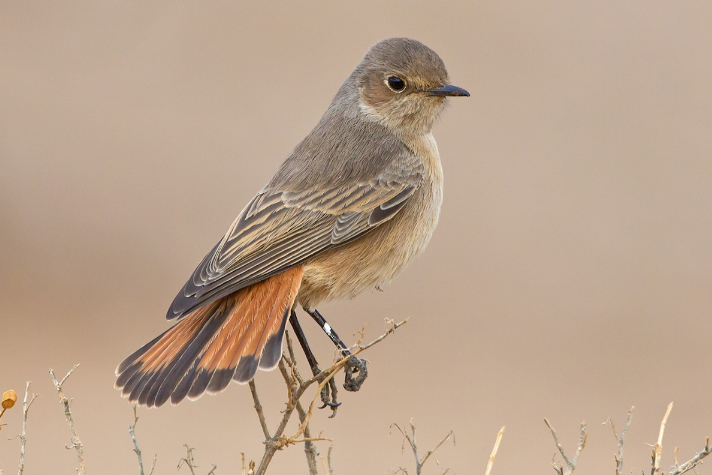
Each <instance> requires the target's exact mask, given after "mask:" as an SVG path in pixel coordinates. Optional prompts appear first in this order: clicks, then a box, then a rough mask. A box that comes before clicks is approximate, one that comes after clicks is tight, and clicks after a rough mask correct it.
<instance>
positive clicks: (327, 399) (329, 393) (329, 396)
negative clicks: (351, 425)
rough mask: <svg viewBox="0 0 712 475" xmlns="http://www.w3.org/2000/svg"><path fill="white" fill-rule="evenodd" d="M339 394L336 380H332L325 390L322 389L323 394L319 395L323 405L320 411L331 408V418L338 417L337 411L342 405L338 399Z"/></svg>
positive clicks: (325, 386)
mask: <svg viewBox="0 0 712 475" xmlns="http://www.w3.org/2000/svg"><path fill="white" fill-rule="evenodd" d="M337 393H338V391H337V389H336V382H335V381H334V378H331V379H330V380H329V382H327V383H326V384H325V385H324V387H323V388H321V393H320V394H319V396H320V398H321V402H322V405H321V407H319V409H325V408H327V407H328V408H330V409H331V411H332V412H331V415H330V416H329V418H332V417H334V416H336V409H337V408H338V407H339V406H340V405H341V403H340V402H339V401H338V400H337V399H336V394H337Z"/></svg>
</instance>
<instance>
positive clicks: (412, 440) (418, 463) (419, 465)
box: [391, 419, 455, 475]
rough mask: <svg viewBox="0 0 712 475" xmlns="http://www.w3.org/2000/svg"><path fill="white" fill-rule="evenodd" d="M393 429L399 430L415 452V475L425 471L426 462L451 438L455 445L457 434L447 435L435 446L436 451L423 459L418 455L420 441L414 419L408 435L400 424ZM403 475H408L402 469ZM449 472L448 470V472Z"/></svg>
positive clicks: (427, 454)
mask: <svg viewBox="0 0 712 475" xmlns="http://www.w3.org/2000/svg"><path fill="white" fill-rule="evenodd" d="M391 427H395V428H396V429H398V431H399V432H400V433H401V434H402V435H403V438H404V439H405V441H406V442H408V444H409V445H410V449H411V450H412V451H413V456H414V457H415V473H416V475H420V474H421V472H422V470H423V465H425V462H427V461H428V459H429V458H430V456H431V455H433V454H434V453H435V451H437V450H438V449H439V448H440V446H441V445H443V444H444V443H445V442H446V441H447V440H449V439H450V437H452V438H453V444H454V443H455V433H454V432H453V431H450V432H448V433H447V435H446V436H445V437H444V438H443V439H442V440H441V441H440V442H439V443H438V445H436V446H435V448H434V449H432V450H428V451H427V452H426V453H425V455H424V456H423V457H422V458H421V457H420V456H419V455H418V441H417V440H416V434H415V432H416V431H415V424H413V419H411V420H410V431H411V433H410V434H408V432H406V431H405V430H403V429H402V428H401V426H399V425H398V424H396V423H395V422H394V423H393V424H391ZM400 470H401V471H402V472H403V473H406V474H407V473H408V472H407V471H406V470H405V469H403V468H401V469H400ZM446 472H447V470H446Z"/></svg>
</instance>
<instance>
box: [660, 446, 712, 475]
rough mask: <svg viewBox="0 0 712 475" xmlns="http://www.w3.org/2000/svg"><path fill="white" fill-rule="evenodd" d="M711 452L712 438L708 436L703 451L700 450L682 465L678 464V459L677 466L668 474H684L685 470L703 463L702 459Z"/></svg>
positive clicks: (687, 470)
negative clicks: (711, 439)
mask: <svg viewBox="0 0 712 475" xmlns="http://www.w3.org/2000/svg"><path fill="white" fill-rule="evenodd" d="M710 452H712V447H710V438H709V437H707V439H706V440H705V448H704V449H703V450H702V451H700V452H698V453H697V454H696V455H695V456H694V457H692V458H691V459H690V460H688V461H687V462H685V463H683V464H682V465H678V464H677V461H676V463H675V468H674V469H673V470H672V471H671V472H670V473H669V474H668V475H682V474H683V473H685V472H689V471H690V470H692V469H694V468H695V467H696V466H697V465H699V464H700V463H702V459H704V458H705V457H707V456H708V455H709V454H710Z"/></svg>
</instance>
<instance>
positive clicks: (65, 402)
mask: <svg viewBox="0 0 712 475" xmlns="http://www.w3.org/2000/svg"><path fill="white" fill-rule="evenodd" d="M78 367H79V364H75V365H74V367H73V368H72V369H70V370H69V372H68V373H67V374H66V375H65V376H64V378H62V381H57V377H56V376H55V374H54V371H53V370H52V368H50V369H49V375H50V377H51V378H52V382H53V383H54V388H55V389H56V390H57V394H58V395H59V402H60V403H61V404H62V406H63V407H64V417H65V418H66V419H67V424H69V430H70V431H71V432H72V439H71V441H72V445H69V446H66V447H67V449H71V448H72V447H73V448H74V449H75V450H76V451H77V459H78V460H79V470H78V472H79V473H80V474H81V475H85V474H86V467H85V466H84V446H83V445H82V441H81V440H79V435H77V428H76V426H75V425H74V419H72V410H71V408H70V404H71V401H70V400H69V399H67V397H66V396H65V395H64V392H63V391H62V385H64V382H65V381H66V380H67V378H69V377H70V376H71V375H72V373H73V372H74V370H75V369H77V368H78Z"/></svg>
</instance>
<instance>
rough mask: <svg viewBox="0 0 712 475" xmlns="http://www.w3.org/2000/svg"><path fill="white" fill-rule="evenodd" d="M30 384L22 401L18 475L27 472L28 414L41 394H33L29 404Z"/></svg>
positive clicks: (26, 386)
mask: <svg viewBox="0 0 712 475" xmlns="http://www.w3.org/2000/svg"><path fill="white" fill-rule="evenodd" d="M30 384H32V381H27V382H26V383H25V397H24V398H23V399H22V432H20V463H18V465H17V475H22V473H23V472H24V471H25V445H26V444H27V412H28V411H29V410H30V406H32V403H33V402H35V399H37V396H39V394H35V393H32V398H31V399H30V401H29V402H27V395H28V394H29V393H30Z"/></svg>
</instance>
